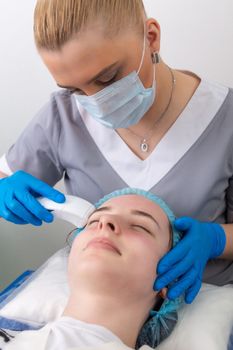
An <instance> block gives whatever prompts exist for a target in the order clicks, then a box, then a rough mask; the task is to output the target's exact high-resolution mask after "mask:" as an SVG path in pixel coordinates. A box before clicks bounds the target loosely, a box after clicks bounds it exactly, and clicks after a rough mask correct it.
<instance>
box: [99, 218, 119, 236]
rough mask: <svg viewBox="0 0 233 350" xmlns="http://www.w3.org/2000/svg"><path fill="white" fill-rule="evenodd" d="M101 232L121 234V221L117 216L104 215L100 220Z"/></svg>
mask: <svg viewBox="0 0 233 350" xmlns="http://www.w3.org/2000/svg"><path fill="white" fill-rule="evenodd" d="M98 226H99V227H98V228H99V229H100V230H105V231H109V232H112V233H115V234H119V233H120V224H119V220H118V218H117V217H116V216H115V215H102V216H101V218H100V219H99V225H98Z"/></svg>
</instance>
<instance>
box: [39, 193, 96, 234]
mask: <svg viewBox="0 0 233 350" xmlns="http://www.w3.org/2000/svg"><path fill="white" fill-rule="evenodd" d="M38 201H39V202H40V204H41V205H43V206H44V207H45V208H46V209H47V210H49V211H52V212H53V215H54V217H55V218H58V219H61V220H65V221H68V222H69V223H71V224H73V225H74V226H76V227H83V226H85V224H86V222H87V219H88V217H89V216H90V215H91V213H92V212H93V211H94V210H95V206H94V205H93V204H91V203H89V202H88V201H86V200H85V199H83V198H79V197H75V196H69V195H67V196H66V201H65V203H61V204H60V203H56V202H54V201H52V200H50V199H48V198H44V197H40V198H38Z"/></svg>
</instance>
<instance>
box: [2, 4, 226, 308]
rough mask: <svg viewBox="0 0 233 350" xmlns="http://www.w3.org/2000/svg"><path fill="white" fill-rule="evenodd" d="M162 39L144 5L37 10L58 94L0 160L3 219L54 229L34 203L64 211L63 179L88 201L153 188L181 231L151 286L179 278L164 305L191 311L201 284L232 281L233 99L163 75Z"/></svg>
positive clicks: (173, 73)
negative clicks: (60, 205) (173, 302)
mask: <svg viewBox="0 0 233 350" xmlns="http://www.w3.org/2000/svg"><path fill="white" fill-rule="evenodd" d="M160 34H161V32H160V26H159V24H158V22H157V21H156V20H155V19H151V18H150V19H148V18H147V17H146V14H145V10H144V6H143V3H142V0H102V1H97V0H38V1H37V6H36V9H35V18H34V35H35V42H36V46H37V49H38V53H39V55H40V56H41V58H42V60H43V62H44V63H45V65H46V66H47V68H48V70H49V72H50V73H51V75H52V76H53V78H54V80H55V81H56V83H57V85H58V86H59V87H61V88H62V89H61V90H60V91H58V92H55V93H54V94H53V95H52V96H51V99H50V101H49V102H48V103H47V104H46V105H45V106H44V107H43V108H42V109H41V110H40V111H39V113H38V114H37V115H36V117H35V118H34V119H32V121H31V123H30V124H29V125H28V126H27V128H26V129H25V130H24V132H23V133H22V134H21V136H20V137H19V139H18V140H17V141H16V143H15V144H14V145H13V146H12V147H11V148H10V149H9V150H8V152H7V153H6V154H5V155H4V156H3V157H2V158H1V161H0V171H1V177H2V178H3V179H1V180H0V216H1V217H3V218H5V219H6V220H8V221H11V222H13V223H16V224H27V223H30V224H32V225H41V224H42V222H43V221H45V222H52V220H53V217H52V214H51V213H49V212H48V211H47V210H46V209H45V208H43V207H42V206H41V205H40V204H39V203H38V201H37V200H36V198H37V196H38V195H42V196H45V197H48V198H50V199H52V200H54V201H56V202H63V201H65V197H64V195H63V194H62V193H60V192H59V191H57V190H55V189H53V188H52V187H53V186H54V185H55V184H56V183H57V182H58V181H59V180H60V179H61V178H62V177H63V176H64V182H65V185H66V191H67V193H68V194H72V195H76V196H80V197H82V198H85V199H87V200H88V201H91V202H93V203H94V202H96V201H97V200H98V199H99V198H101V197H102V196H103V195H105V194H107V193H109V192H111V191H113V190H115V189H120V188H124V187H126V186H129V187H138V188H142V189H144V190H150V191H151V192H153V193H155V194H157V195H158V196H160V197H162V198H163V199H164V200H165V201H166V202H167V203H168V204H169V206H170V207H171V208H173V210H174V212H175V213H176V215H177V217H179V219H177V220H176V227H177V228H178V229H180V230H182V231H183V232H184V237H183V239H182V241H181V242H180V243H179V244H178V245H177V246H176V247H175V248H174V249H173V250H172V251H171V252H170V253H168V254H167V255H166V256H165V257H164V258H163V259H162V260H161V261H160V263H159V266H158V269H157V272H158V274H159V275H158V278H157V279H156V282H155V285H154V288H155V289H162V288H163V287H164V286H167V285H169V283H170V282H171V281H174V280H177V282H176V283H175V284H174V285H173V287H172V288H170V289H169V291H168V297H169V298H170V299H173V298H175V297H177V296H178V295H180V294H182V293H184V292H185V300H186V302H187V303H190V302H192V301H193V299H194V298H195V296H196V295H197V294H198V291H199V289H200V287H201V283H202V281H203V280H204V281H205V282H208V283H213V284H217V285H224V284H228V283H233V261H232V260H233V225H232V222H233V156H232V155H233V127H232V125H233V124H232V123H233V119H232V116H233V91H232V90H230V89H228V88H226V87H224V86H221V85H219V84H215V83H212V82H208V81H205V80H203V79H201V78H200V77H198V76H197V75H195V74H194V73H192V72H187V71H179V70H175V69H172V68H171V67H169V66H168V65H167V64H166V63H165V62H164V61H163V60H162V58H161V57H160V54H159V52H160ZM177 39H178V38H174V40H177ZM35 84H36V81H35ZM217 142H218V143H217ZM181 216H182V217H181ZM184 216H185V217H184ZM155 272H156V271H155Z"/></svg>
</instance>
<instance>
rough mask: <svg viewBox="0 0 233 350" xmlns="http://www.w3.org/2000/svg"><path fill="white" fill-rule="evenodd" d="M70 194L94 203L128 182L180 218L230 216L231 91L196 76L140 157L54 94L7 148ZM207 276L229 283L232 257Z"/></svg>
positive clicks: (14, 163)
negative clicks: (192, 88)
mask: <svg viewBox="0 0 233 350" xmlns="http://www.w3.org/2000/svg"><path fill="white" fill-rule="evenodd" d="M6 161H7V164H8V166H9V168H10V169H11V171H12V172H15V171H17V170H19V169H23V170H25V171H27V172H29V173H31V174H32V175H34V176H36V177H38V178H40V179H42V180H43V181H45V182H47V183H48V184H50V185H52V186H53V185H55V184H56V183H57V182H58V181H59V180H60V179H61V178H62V177H63V176H64V181H65V185H66V190H67V193H68V194H73V195H76V196H80V197H82V198H85V199H87V200H88V201H90V202H93V203H94V202H96V201H97V200H98V199H99V198H100V197H102V196H103V195H105V194H107V193H109V192H111V191H113V190H115V189H119V188H124V187H126V186H130V187H140V188H144V189H146V190H150V191H151V192H154V193H155V194H157V195H158V196H160V197H162V198H163V199H164V200H165V201H166V202H167V203H168V205H169V206H170V207H171V208H172V209H173V211H174V212H175V214H176V215H177V216H191V217H193V218H196V219H198V220H204V221H216V222H219V223H231V222H233V91H232V90H230V89H227V88H225V87H223V86H221V85H218V84H214V83H209V82H206V81H203V80H202V81H201V83H200V85H199V87H198V88H197V90H196V92H195V93H194V95H193V97H192V98H191V100H190V101H189V103H188V105H187V106H186V107H185V109H184V111H183V112H182V113H181V115H180V116H179V117H178V119H177V121H176V122H175V123H174V124H173V125H172V127H171V128H170V129H169V130H168V132H167V133H166V135H164V137H163V139H162V140H161V142H160V143H159V144H158V145H157V147H156V148H155V150H153V152H152V153H151V155H150V156H149V157H148V159H146V160H145V161H142V160H140V159H139V158H138V157H136V156H135V154H133V152H132V151H131V150H130V149H129V148H128V147H127V145H126V144H125V143H124V142H123V140H122V139H121V138H120V137H119V135H118V134H117V133H116V132H115V131H114V130H111V129H108V128H106V127H104V126H102V125H101V124H99V123H98V122H96V121H95V120H94V119H93V118H91V116H89V115H88V113H87V112H86V111H85V110H84V109H82V107H81V106H79V105H78V104H77V102H76V100H75V97H74V96H71V95H70V93H69V92H67V91H60V92H56V93H54V94H53V95H52V97H51V99H50V101H49V102H48V103H47V104H46V105H45V107H44V108H43V109H42V110H41V111H40V112H39V113H38V115H37V116H36V117H35V118H34V119H33V120H32V121H31V123H30V124H29V126H28V127H27V128H26V129H25V130H24V132H23V133H22V134H21V136H20V137H19V139H18V141H17V142H16V143H15V144H14V145H13V146H12V147H11V148H10V149H9V151H8V152H7V154H6ZM204 281H205V282H207V283H213V284H217V285H222V284H226V283H233V262H232V261H226V260H221V259H216V260H212V261H210V262H209V263H208V266H207V268H206V271H205V275H204Z"/></svg>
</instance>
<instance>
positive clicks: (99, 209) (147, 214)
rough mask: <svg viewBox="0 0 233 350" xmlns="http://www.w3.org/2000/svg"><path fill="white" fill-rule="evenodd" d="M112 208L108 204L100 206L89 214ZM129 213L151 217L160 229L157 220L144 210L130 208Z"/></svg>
mask: <svg viewBox="0 0 233 350" xmlns="http://www.w3.org/2000/svg"><path fill="white" fill-rule="evenodd" d="M111 210H112V208H111V207H109V206H106V207H101V208H98V209H96V210H95V211H94V212H93V213H92V214H91V215H90V217H91V216H92V215H93V214H95V213H96V212H99V211H111ZM131 214H134V215H139V216H143V217H146V218H148V219H151V220H152V221H153V222H154V223H155V224H156V225H157V226H158V228H159V229H160V230H161V227H160V225H159V222H158V221H157V220H156V219H155V218H154V217H153V216H152V215H150V214H149V213H146V212H145V211H142V210H131Z"/></svg>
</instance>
